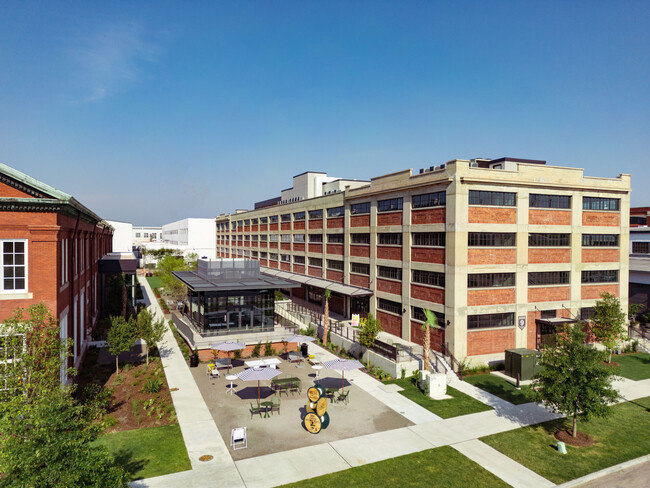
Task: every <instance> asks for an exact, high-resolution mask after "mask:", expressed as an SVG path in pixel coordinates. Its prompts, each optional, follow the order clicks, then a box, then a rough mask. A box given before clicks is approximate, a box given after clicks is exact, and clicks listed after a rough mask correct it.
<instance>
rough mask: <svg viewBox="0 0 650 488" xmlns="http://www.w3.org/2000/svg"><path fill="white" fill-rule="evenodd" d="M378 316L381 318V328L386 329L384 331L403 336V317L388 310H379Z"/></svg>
mask: <svg viewBox="0 0 650 488" xmlns="http://www.w3.org/2000/svg"><path fill="white" fill-rule="evenodd" d="M377 318H378V319H379V323H380V324H381V328H382V329H383V330H384V332H388V333H389V334H393V335H396V336H397V337H401V336H402V318H401V317H399V316H397V315H393V314H391V313H388V312H384V311H382V310H377Z"/></svg>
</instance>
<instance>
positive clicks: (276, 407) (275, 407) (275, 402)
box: [271, 395, 280, 415]
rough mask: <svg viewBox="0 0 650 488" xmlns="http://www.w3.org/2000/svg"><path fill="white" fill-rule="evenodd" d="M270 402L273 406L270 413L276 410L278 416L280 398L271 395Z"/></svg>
mask: <svg viewBox="0 0 650 488" xmlns="http://www.w3.org/2000/svg"><path fill="white" fill-rule="evenodd" d="M272 401H273V406H272V407H271V412H273V410H277V411H278V415H280V397H279V396H278V395H273V398H272Z"/></svg>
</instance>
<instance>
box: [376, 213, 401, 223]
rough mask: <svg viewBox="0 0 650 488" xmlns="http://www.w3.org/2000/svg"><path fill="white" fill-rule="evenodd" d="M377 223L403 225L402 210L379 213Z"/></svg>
mask: <svg viewBox="0 0 650 488" xmlns="http://www.w3.org/2000/svg"><path fill="white" fill-rule="evenodd" d="M377 225H378V226H381V225H402V212H390V213H380V214H378V215H377Z"/></svg>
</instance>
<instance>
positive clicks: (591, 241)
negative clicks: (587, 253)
mask: <svg viewBox="0 0 650 488" xmlns="http://www.w3.org/2000/svg"><path fill="white" fill-rule="evenodd" d="M582 246H583V247H618V234H582Z"/></svg>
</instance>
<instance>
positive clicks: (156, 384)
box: [142, 378, 163, 393]
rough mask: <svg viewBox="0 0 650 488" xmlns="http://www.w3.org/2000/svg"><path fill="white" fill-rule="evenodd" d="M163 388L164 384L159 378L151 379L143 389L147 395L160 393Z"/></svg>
mask: <svg viewBox="0 0 650 488" xmlns="http://www.w3.org/2000/svg"><path fill="white" fill-rule="evenodd" d="M162 386H163V382H162V380H161V379H158V378H149V379H148V380H147V381H145V383H144V386H143V387H142V388H143V390H144V391H146V392H147V393H158V392H159V391H160V389H161V388H162Z"/></svg>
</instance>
